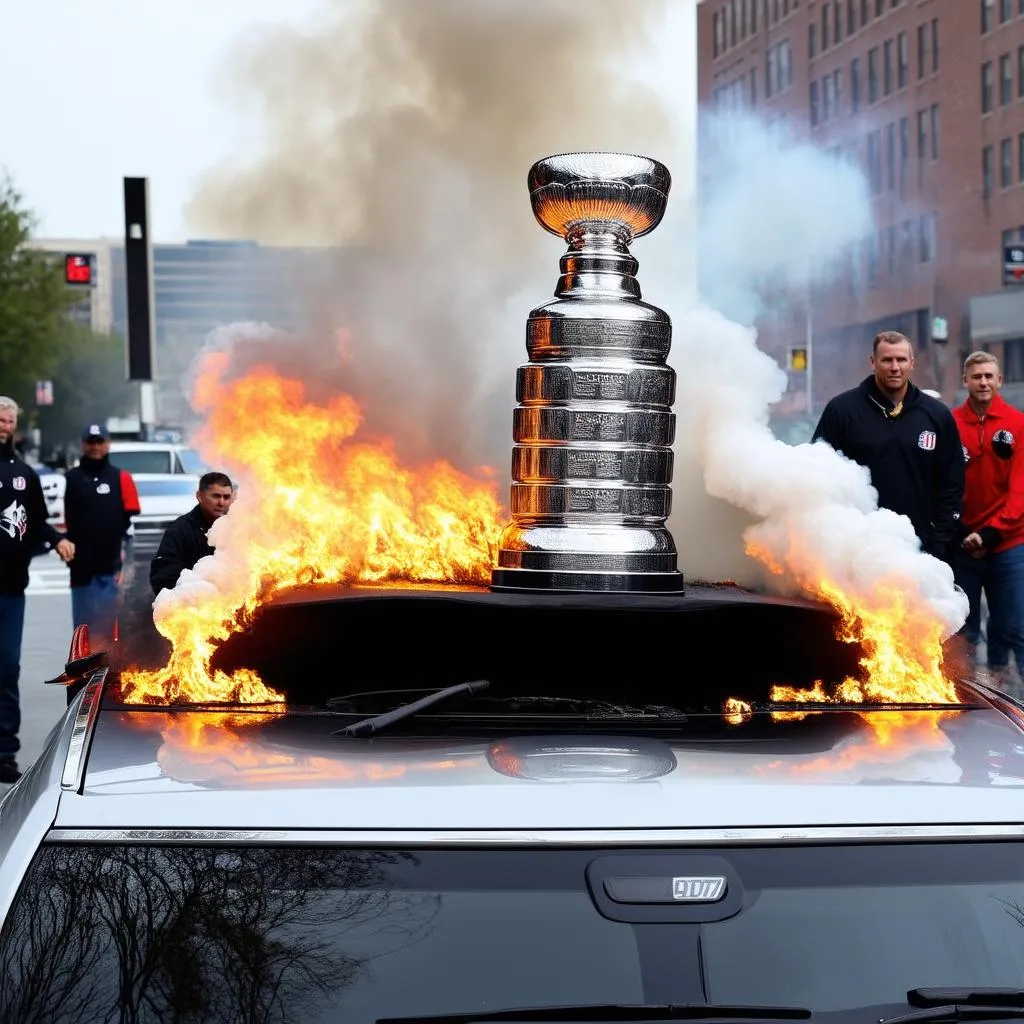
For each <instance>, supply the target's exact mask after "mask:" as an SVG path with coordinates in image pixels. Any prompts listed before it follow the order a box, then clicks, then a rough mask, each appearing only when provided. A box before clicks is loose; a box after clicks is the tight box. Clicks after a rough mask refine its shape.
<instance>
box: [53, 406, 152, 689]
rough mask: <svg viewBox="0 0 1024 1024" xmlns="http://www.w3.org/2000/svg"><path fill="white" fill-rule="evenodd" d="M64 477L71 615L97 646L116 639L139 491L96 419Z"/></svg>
mask: <svg viewBox="0 0 1024 1024" xmlns="http://www.w3.org/2000/svg"><path fill="white" fill-rule="evenodd" d="M65 480H66V486H65V490H64V520H65V522H66V524H67V534H68V538H69V539H70V540H71V541H72V542H73V543H74V545H75V559H74V561H73V562H72V563H71V615H72V619H73V621H74V624H75V626H80V625H83V624H84V625H87V626H88V627H89V640H90V646H91V647H92V648H93V650H98V649H102V648H104V647H109V645H110V644H111V642H112V641H113V637H114V623H115V621H116V618H117V603H118V592H119V585H120V578H119V577H120V572H121V566H122V562H123V557H124V554H123V551H124V543H125V535H126V533H127V532H128V527H129V526H130V525H131V521H132V516H135V515H138V512H139V495H138V492H137V491H136V489H135V481H134V480H133V479H132V476H131V474H130V473H128V472H127V471H126V470H123V469H118V467H117V466H115V465H114V464H113V463H111V461H110V438H109V435H108V434H107V431H106V428H105V427H103V426H102V424H98V423H93V424H90V425H89V426H88V427H86V428H85V430H83V431H82V457H81V459H80V460H79V463H78V465H77V466H74V467H72V468H71V469H69V470H68V471H67V474H66V476H65ZM73 691H74V688H70V689H69V691H68V700H69V702H70V701H71V700H72V699H73V697H74V692H73Z"/></svg>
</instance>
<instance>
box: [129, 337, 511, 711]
mask: <svg viewBox="0 0 1024 1024" xmlns="http://www.w3.org/2000/svg"><path fill="white" fill-rule="evenodd" d="M228 365H229V354H228V353H226V352H216V353H209V354H207V355H206V356H205V357H204V358H203V360H202V361H201V363H200V366H199V373H198V375H197V379H196V384H195V387H194V391H193V399H192V402H193V405H194V407H195V409H196V411H197V412H198V413H200V414H201V415H204V416H205V423H204V426H203V428H202V430H201V431H200V432H199V434H198V435H197V436H196V438H195V443H196V445H197V447H198V448H199V449H200V450H201V451H202V452H203V453H204V456H205V457H206V459H207V461H208V462H209V463H210V464H211V465H213V466H215V467H217V468H223V469H224V471H225V472H227V473H228V474H229V475H230V476H231V477H232V479H236V480H237V481H238V482H239V490H238V496H237V498H236V500H235V502H234V504H233V505H232V508H231V511H230V513H229V514H228V515H227V516H225V517H224V518H223V519H221V520H219V521H217V522H216V523H215V524H214V526H213V527H212V528H211V532H210V540H211V543H212V544H213V545H214V546H215V547H216V555H215V556H214V557H213V558H212V559H205V560H203V561H202V562H200V564H199V565H198V566H197V567H196V569H195V570H194V571H191V572H190V571H186V572H185V573H183V574H182V577H181V579H180V580H179V582H178V585H177V586H176V587H175V588H174V590H171V591H164V592H163V593H161V594H160V595H159V597H158V598H157V601H156V603H155V605H154V621H155V623H156V626H157V629H158V630H159V631H160V632H161V633H162V634H163V635H164V636H165V637H167V639H168V640H170V642H171V645H172V653H171V655H170V658H169V660H168V663H167V665H166V666H164V667H163V668H161V669H157V670H153V671H142V670H134V671H129V672H126V673H124V674H123V676H122V680H123V688H122V696H123V698H124V699H125V700H126V701H129V702H141V703H170V702H175V701H196V702H220V701H232V702H243V703H263V702H276V701H281V700H282V699H283V697H282V695H281V694H279V693H277V692H276V691H274V690H272V689H270V688H269V687H267V686H266V685H265V684H264V683H263V682H262V680H260V679H259V677H258V676H257V675H256V674H255V673H254V672H251V671H248V670H244V669H243V670H239V671H236V672H234V673H232V674H230V675H228V674H226V673H224V672H220V671H217V672H212V671H211V668H210V662H211V658H212V657H213V655H214V653H215V652H216V650H217V648H218V647H219V646H220V645H221V644H222V643H223V642H224V641H225V640H226V639H227V638H228V637H229V636H230V635H231V634H232V633H234V632H237V631H238V630H240V629H243V628H245V626H246V625H247V624H248V623H249V622H250V621H251V619H252V616H253V613H254V612H255V611H256V609H257V608H258V607H259V606H260V605H261V604H263V603H265V602H266V601H268V600H269V599H270V598H272V597H273V596H274V595H275V594H276V593H279V592H281V591H283V590H286V589H288V588H291V587H295V586H301V585H309V584H321V583H336V584H346V585H355V584H382V583H393V582H395V583H397V582H402V581H404V582H408V583H417V582H419V583H425V582H436V583H451V584H461V585H466V584H477V585H480V584H486V583H488V582H489V580H490V571H491V568H492V566H493V565H494V563H495V560H496V556H497V548H498V540H499V536H500V532H501V528H502V524H503V520H504V516H503V513H502V510H501V507H500V505H499V502H498V500H497V497H496V486H495V483H494V481H493V479H491V478H486V479H477V478H474V477H470V476H467V475H465V474H463V473H461V472H459V471H458V470H456V469H455V468H454V467H453V466H451V465H450V464H448V463H447V462H443V461H439V462H435V463H433V464H430V465H427V466H424V467H421V468H418V469H409V468H407V467H405V466H403V465H402V464H401V463H400V461H399V459H398V456H397V454H396V452H395V450H394V445H393V443H392V442H391V441H390V440H387V439H384V440H372V439H360V438H359V437H358V436H357V435H358V431H359V428H360V426H361V423H362V414H361V412H360V408H359V405H358V404H357V402H356V401H355V399H353V398H351V397H350V396H348V395H338V396H336V397H334V398H332V399H330V400H329V401H327V402H326V403H323V404H317V403H315V402H313V401H311V400H309V399H308V397H307V395H306V389H305V386H304V385H303V384H302V382H301V381H298V380H293V379H289V378H287V377H283V376H281V375H279V374H278V373H276V372H275V371H274V370H272V369H270V368H269V367H266V366H258V367H255V368H253V369H251V370H249V371H248V372H247V373H246V374H244V375H243V376H240V377H237V378H235V379H230V380H229V379H227V370H228ZM484 473H485V474H487V473H490V471H486V470H485V471H484ZM490 475H491V476H493V474H490Z"/></svg>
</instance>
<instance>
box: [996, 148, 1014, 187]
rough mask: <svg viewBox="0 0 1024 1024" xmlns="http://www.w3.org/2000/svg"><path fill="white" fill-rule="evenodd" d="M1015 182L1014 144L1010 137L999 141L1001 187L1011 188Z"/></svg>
mask: <svg viewBox="0 0 1024 1024" xmlns="http://www.w3.org/2000/svg"><path fill="white" fill-rule="evenodd" d="M1012 184H1013V146H1012V145H1011V143H1010V140H1009V139H1001V140H1000V142H999V187H1000V188H1009V187H1010V186H1011V185H1012Z"/></svg>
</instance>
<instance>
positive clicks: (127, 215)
mask: <svg viewBox="0 0 1024 1024" xmlns="http://www.w3.org/2000/svg"><path fill="white" fill-rule="evenodd" d="M148 194H149V181H148V179H146V178H125V179H124V276H125V289H126V302H125V308H126V312H127V317H126V329H127V334H128V337H127V339H126V341H127V347H128V352H127V355H128V363H127V368H128V380H138V381H151V380H152V379H153V245H152V242H151V241H150V237H149V198H148Z"/></svg>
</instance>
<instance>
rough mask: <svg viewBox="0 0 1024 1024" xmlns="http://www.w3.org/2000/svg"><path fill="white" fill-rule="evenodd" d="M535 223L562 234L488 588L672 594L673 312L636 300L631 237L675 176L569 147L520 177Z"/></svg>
mask: <svg viewBox="0 0 1024 1024" xmlns="http://www.w3.org/2000/svg"><path fill="white" fill-rule="evenodd" d="M528 185H529V190H530V201H531V203H532V206H533V212H534V215H535V216H536V218H537V220H538V222H539V223H540V224H541V225H542V226H543V227H544V228H546V229H547V230H548V231H551V232H552V233H554V234H557V235H559V236H561V237H562V238H564V239H565V240H566V242H567V243H568V246H569V247H568V250H567V251H566V253H565V254H564V255H563V256H562V258H561V261H560V268H561V276H560V277H559V279H558V283H557V285H556V288H555V299H554V301H552V302H548V303H545V304H544V305H542V306H539V307H537V308H536V309H534V310H533V311H532V312H531V313H530V315H529V318H528V320H527V326H526V350H527V355H528V356H529V359H530V362H529V363H528V364H526V365H524V366H521V367H519V370H518V373H517V380H516V400H517V402H518V406H517V408H516V410H515V412H514V415H513V424H512V435H513V441H514V448H513V453H512V479H513V484H512V494H511V500H510V507H511V512H512V522H511V524H510V525H509V526H508V527H507V528H506V530H505V532H504V534H503V536H502V540H501V545H500V551H499V554H498V566H497V568H496V569H495V570H494V573H493V575H492V587H493V589H495V590H520V589H524V590H562V591H595V592H598V591H620V592H651V593H678V592H679V591H681V590H682V589H683V578H682V575H681V573H680V572H679V571H678V568H677V555H676V548H675V543H674V542H673V540H672V536H671V534H670V533H669V531H668V530H667V529H666V526H665V523H666V520H667V519H668V516H669V514H670V512H671V510H672V493H671V489H670V486H669V485H670V484H671V481H672V447H671V446H672V443H673V441H674V440H675V416H674V414H673V413H672V411H671V406H672V402H673V401H674V399H675V373H674V371H673V370H672V369H671V368H670V367H669V366H667V365H666V363H665V359H666V357H667V355H668V352H669V348H670V346H671V341H672V324H671V320H670V319H669V317H668V314H667V313H665V312H664V311H663V310H661V309H658V308H657V307H656V306H652V305H650V304H649V303H646V302H644V301H643V300H642V298H641V293H640V286H639V283H638V282H637V278H636V273H637V269H638V267H639V264H638V263H637V261H636V259H635V258H634V257H633V256H632V255H631V254H630V251H629V245H630V243H631V242H632V241H633V239H634V238H637V237H639V236H640V235H644V234H646V233H647V232H649V231H652V230H653V229H654V228H655V227H656V226H657V225H658V223H659V222H660V221H661V218H662V216H663V214H664V212H665V205H666V203H667V201H668V193H669V188H670V186H671V178H670V176H669V172H668V170H667V169H666V168H665V167H664V166H663V165H662V164H660V163H658V162H657V161H655V160H651V159H649V158H648V157H643V156H634V155H631V154H628V153H567V154H562V155H560V156H553V157H548V158H546V159H544V160H540V161H538V162H537V163H536V164H534V166H533V167H532V168H531V169H530V173H529V176H528Z"/></svg>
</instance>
